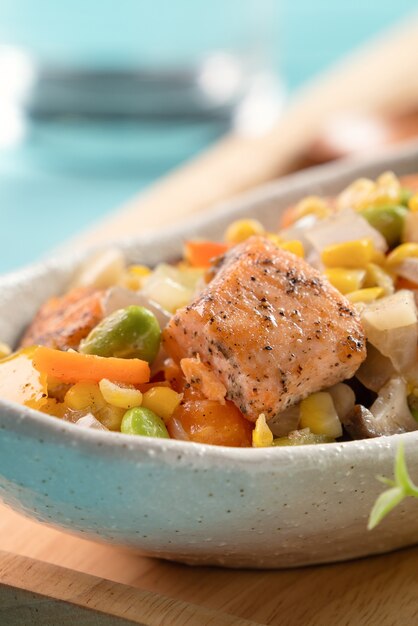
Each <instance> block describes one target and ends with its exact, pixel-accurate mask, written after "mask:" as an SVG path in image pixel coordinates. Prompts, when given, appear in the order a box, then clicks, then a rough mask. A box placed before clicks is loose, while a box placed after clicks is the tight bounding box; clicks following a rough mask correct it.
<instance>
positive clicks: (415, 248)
mask: <svg viewBox="0 0 418 626" xmlns="http://www.w3.org/2000/svg"><path fill="white" fill-rule="evenodd" d="M409 257H418V243H401V245H400V246H398V247H397V248H395V249H394V250H392V252H390V253H389V254H388V256H387V257H386V266H387V267H388V268H390V269H393V268H395V267H396V266H397V265H399V264H400V263H402V261H405V259H408V258H409Z"/></svg>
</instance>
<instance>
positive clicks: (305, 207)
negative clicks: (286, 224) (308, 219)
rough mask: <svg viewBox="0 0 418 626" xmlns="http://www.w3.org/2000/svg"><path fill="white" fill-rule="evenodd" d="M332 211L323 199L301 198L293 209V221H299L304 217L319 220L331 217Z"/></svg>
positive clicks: (313, 197)
mask: <svg viewBox="0 0 418 626" xmlns="http://www.w3.org/2000/svg"><path fill="white" fill-rule="evenodd" d="M331 213H332V211H331V209H330V207H329V206H328V204H327V203H326V202H325V200H324V199H323V198H320V197H319V196H307V197H306V198H303V200H301V201H300V202H298V204H297V205H296V207H295V220H294V221H296V220H299V219H301V218H302V217H305V215H316V217H319V218H320V219H322V218H325V217H328V216H329V215H331Z"/></svg>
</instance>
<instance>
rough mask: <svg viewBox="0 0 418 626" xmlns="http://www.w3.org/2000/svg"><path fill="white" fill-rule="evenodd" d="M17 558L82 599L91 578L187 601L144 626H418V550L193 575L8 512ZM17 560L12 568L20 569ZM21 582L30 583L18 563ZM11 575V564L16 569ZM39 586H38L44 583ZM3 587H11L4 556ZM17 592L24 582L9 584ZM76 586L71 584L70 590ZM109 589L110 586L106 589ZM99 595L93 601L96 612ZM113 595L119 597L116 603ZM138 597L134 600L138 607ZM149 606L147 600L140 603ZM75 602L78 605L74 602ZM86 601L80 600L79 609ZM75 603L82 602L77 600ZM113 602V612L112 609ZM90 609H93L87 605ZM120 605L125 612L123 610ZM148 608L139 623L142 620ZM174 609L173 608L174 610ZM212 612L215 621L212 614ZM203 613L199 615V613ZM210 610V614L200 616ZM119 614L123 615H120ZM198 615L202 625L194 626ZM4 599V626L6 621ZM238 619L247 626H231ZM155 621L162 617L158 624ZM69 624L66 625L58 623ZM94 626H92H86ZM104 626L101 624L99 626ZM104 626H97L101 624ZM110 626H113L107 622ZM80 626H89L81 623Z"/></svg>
mask: <svg viewBox="0 0 418 626" xmlns="http://www.w3.org/2000/svg"><path fill="white" fill-rule="evenodd" d="M11 549H12V550H13V552H14V553H15V554H21V555H25V556H28V557H32V558H35V559H40V560H42V561H43V562H46V563H52V564H55V565H60V566H63V567H65V568H69V570H71V571H68V572H67V574H66V575H64V576H63V575H62V576H61V578H62V579H63V580H64V581H67V578H68V581H69V582H67V584H66V586H67V587H70V586H72V588H73V589H75V590H77V591H78V585H79V575H78V574H77V573H76V574H74V571H76V572H84V573H88V574H92V575H94V576H98V577H100V578H105V579H108V580H110V581H116V582H118V583H124V585H130V586H131V587H133V588H135V589H137V590H138V592H139V593H140V594H141V593H143V592H144V591H147V592H156V594H158V595H160V594H162V595H163V596H165V597H167V598H170V599H174V600H176V601H179V603H180V604H179V606H180V607H182V606H184V605H186V606H188V607H189V609H190V607H191V609H190V610H192V613H191V616H190V615H189V614H187V617H186V615H185V614H184V613H181V612H180V613H179V615H176V616H172V617H171V619H169V620H168V621H167V622H164V621H163V620H162V619H160V618H161V615H162V614H160V613H159V614H158V615H157V619H156V621H152V619H150V621H145V620H144V621H139V622H137V623H141V624H142V623H143V624H156V625H157V624H163V623H167V624H172V625H176V626H177V624H178V625H182V624H187V625H189V624H194V623H196V624H197V625H199V626H204V625H205V624H213V625H221V624H223V623H225V624H227V623H231V624H245V623H248V622H247V620H249V621H250V622H252V623H256V624H257V623H258V624H277V625H278V624H280V625H282V624H285V625H286V626H293V625H295V626H296V625H301V624H303V625H304V626H314V625H315V626H328V625H333V624H339V625H347V626H348V625H353V626H360V625H363V624H364V625H367V626H374V625H376V626H389V625H393V624H402V625H404V624H408V625H409V624H416V623H418V601H417V588H418V583H417V573H416V572H417V569H418V548H410V549H407V550H402V551H398V552H394V553H392V554H388V555H384V556H377V557H372V558H368V559H361V560H357V561H350V562H346V563H338V564H333V565H326V566H316V567H308V568H303V569H298V570H282V571H266V570H264V571H263V570H261V571H249V570H246V571H243V570H225V569H220V568H206V567H188V566H186V565H178V564H175V563H170V562H165V561H159V560H156V559H150V558H146V557H141V556H137V555H134V554H132V553H129V552H125V551H124V550H122V549H118V548H115V547H111V546H105V545H99V544H95V543H93V542H90V541H86V540H85V539H80V538H78V537H73V536H70V535H66V534H63V533H61V532H59V531H56V530H53V529H51V528H47V527H46V526H41V525H39V524H37V523H35V522H32V521H31V520H28V519H26V518H23V517H21V516H20V515H17V514H16V513H14V512H13V511H11V510H10V509H7V508H6V507H3V506H1V507H0V550H8V551H10V550H11ZM13 558H16V557H12V561H11V562H13ZM17 565H18V566H19V567H18V569H17V573H16V577H20V578H21V577H22V568H21V563H20V562H18V563H17ZM9 569H10V563H9ZM35 574H36V576H35V581H32V585H34V586H36V585H38V586H37V587H36V590H37V591H38V592H39V590H41V591H43V592H45V593H47V592H48V588H47V587H45V585H46V583H45V571H44V570H43V571H42V572H40V573H39V574H38V572H36V571H35ZM38 577H39V580H38V582H37V579H38ZM0 580H2V581H3V582H4V571H2V559H1V552H0ZM7 582H8V583H9V584H12V583H13V582H16V583H18V584H19V585H20V581H19V580H17V579H16V580H15V581H14V580H13V578H10V577H9V579H8V581H7ZM70 583H71V584H70ZM102 584H103V583H102ZM93 587H94V588H95V590H96V591H95V593H93V594H92V595H89V601H90V604H89V606H90V607H91V606H92V604H91V602H92V599H94V597H95V594H96V595H97V589H98V588H99V585H93ZM112 591H113V595H112ZM105 597H106V598H107V600H108V604H109V610H112V611H116V608H120V607H122V609H125V607H126V606H127V604H128V603H127V601H126V595H125V596H123V598H122V601H121V600H119V598H118V596H117V594H116V593H115V590H112V586H110V587H109V588H107V587H106V596H105ZM134 597H135V594H133V595H131V596H130V603H132V602H133V598H134ZM139 599H140V600H141V601H142V602H143V597H142V596H140V598H139ZM73 600H74V598H73ZM79 600H80V594H78V599H77V601H79ZM74 601H75V600H74ZM112 602H113V606H112ZM86 605H87V604H86ZM115 605H117V607H116V606H115ZM141 606H142V604H141V605H140V606H139V608H138V609H137V612H136V617H137V618H141V617H142V616H141ZM170 607H171V609H172V605H170ZM206 609H209V612H208V613H205V612H204V611H205V610H206ZM193 610H196V613H195V614H194V613H193ZM201 610H203V612H202V613H200V611H201ZM115 614H116V613H115ZM112 615H113V612H112ZM193 615H195V617H196V621H193ZM1 616H2V603H1V593H0V623H1V624H4V625H5V626H6V624H7V626H9V624H10V625H12V624H13V625H14V622H12V621H10V622H9V621H2V619H1ZM230 616H236V617H239V618H242V619H244V620H246V621H244V622H241V621H230V622H229V621H224V618H228V617H230ZM154 617H155V616H154ZM15 623H16V624H22V626H23V624H24V625H25V626H26V624H30V623H34V624H38V623H39V624H42V626H44V624H46V623H47V622H46V621H43V622H35V621H34V622H29V621H22V622H15ZM55 623H56V624H61V623H64V622H63V621H56V622H51V624H55ZM85 623H87V622H85ZM93 623H96V622H93ZM99 623H100V624H101V622H97V624H99ZM103 623H105V622H103ZM78 624H81V625H82V624H84V622H82V621H79V622H78Z"/></svg>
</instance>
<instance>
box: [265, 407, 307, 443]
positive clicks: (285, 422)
mask: <svg viewBox="0 0 418 626" xmlns="http://www.w3.org/2000/svg"><path fill="white" fill-rule="evenodd" d="M299 421H300V402H299V403H298V404H294V405H293V406H290V407H288V408H287V409H285V410H284V411H282V412H281V413H279V414H278V415H275V416H274V417H273V418H272V419H271V420H269V421H268V427H269V428H270V430H271V432H272V433H273V435H274V436H275V437H284V436H286V435H288V434H289V432H291V431H293V430H297V428H298V426H299Z"/></svg>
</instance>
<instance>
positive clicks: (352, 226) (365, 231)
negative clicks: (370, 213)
mask: <svg viewBox="0 0 418 626" xmlns="http://www.w3.org/2000/svg"><path fill="white" fill-rule="evenodd" d="M364 238H368V239H371V240H372V241H373V244H374V247H375V248H376V250H379V251H381V252H386V250H387V247H388V245H387V243H386V239H385V238H384V237H383V235H381V234H380V233H379V232H378V231H377V230H376V229H375V228H373V227H372V226H370V224H369V222H368V221H367V220H365V219H364V217H362V216H361V215H359V214H358V213H356V212H355V211H352V210H351V209H344V210H342V211H339V212H338V213H334V214H333V215H330V217H327V218H326V219H323V220H321V221H320V222H318V224H316V225H314V226H313V227H312V228H311V229H310V230H309V232H307V233H306V239H307V240H308V241H309V242H310V244H311V245H312V247H313V248H314V249H315V251H316V252H317V254H320V253H321V252H322V250H323V249H324V248H326V247H327V246H330V245H334V244H338V243H343V242H345V241H355V240H357V239H364Z"/></svg>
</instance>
